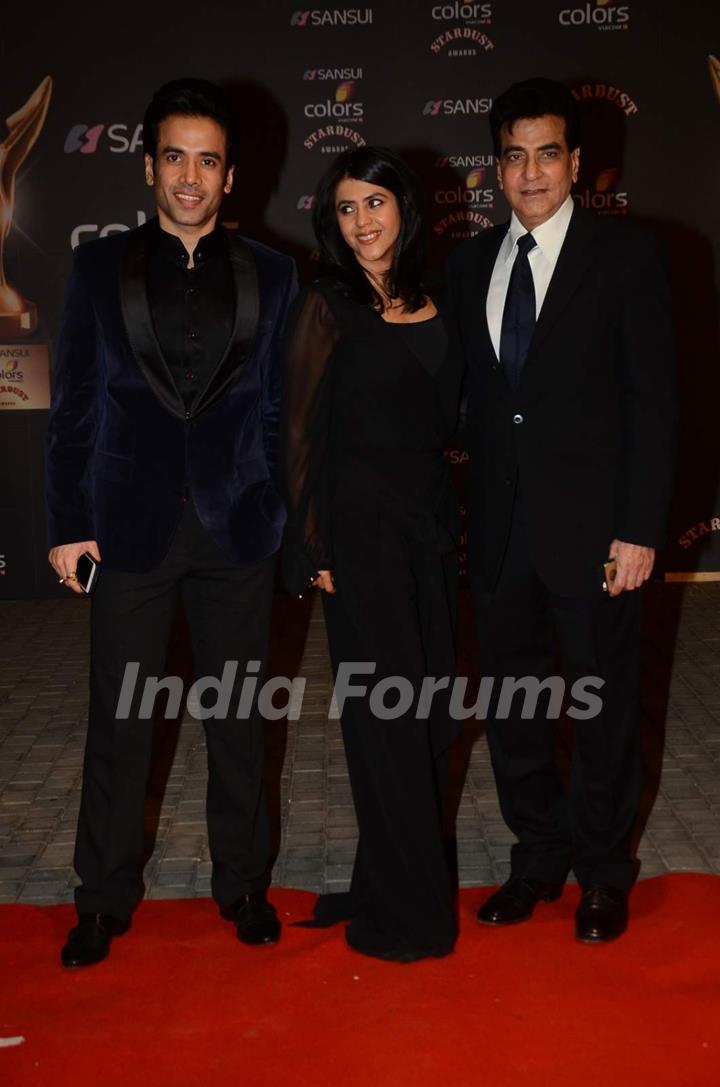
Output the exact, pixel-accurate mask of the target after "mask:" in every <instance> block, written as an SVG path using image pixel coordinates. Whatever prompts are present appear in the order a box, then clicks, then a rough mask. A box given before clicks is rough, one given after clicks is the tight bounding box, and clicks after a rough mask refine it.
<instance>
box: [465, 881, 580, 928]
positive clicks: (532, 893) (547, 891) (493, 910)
mask: <svg viewBox="0 0 720 1087" xmlns="http://www.w3.org/2000/svg"><path fill="white" fill-rule="evenodd" d="M562 892H563V885H562V883H545V882H543V880H540V879H521V878H518V877H516V878H513V879H509V880H508V881H507V883H504V884H503V885H502V887H501V888H500V890H499V891H496V892H495V894H494V895H491V896H490V898H488V900H487V902H484V903H483V904H482V906H481V907H480V909H479V910H478V915H477V919H478V921H479V922H480V924H482V925H516V924H517V923H518V921H527V920H528V919H529V918H530V917H532V913H533V910H534V909H535V907H536V906H537V904H538V902H540V901H542V902H554V901H555V899H556V898H559V897H560V895H561V894H562Z"/></svg>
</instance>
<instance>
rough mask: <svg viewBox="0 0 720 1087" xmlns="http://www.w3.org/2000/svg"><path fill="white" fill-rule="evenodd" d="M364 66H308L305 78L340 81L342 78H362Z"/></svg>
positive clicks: (304, 74)
mask: <svg viewBox="0 0 720 1087" xmlns="http://www.w3.org/2000/svg"><path fill="white" fill-rule="evenodd" d="M362 77H363V70H362V68H306V69H305V71H304V72H303V79H317V80H326V79H328V80H332V81H333V83H339V82H340V81H341V80H347V79H352V80H356V79H362Z"/></svg>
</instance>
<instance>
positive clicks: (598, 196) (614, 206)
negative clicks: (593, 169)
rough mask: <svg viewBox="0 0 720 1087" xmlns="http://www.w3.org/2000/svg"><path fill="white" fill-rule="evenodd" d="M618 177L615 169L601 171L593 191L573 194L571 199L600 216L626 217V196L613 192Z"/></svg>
mask: <svg viewBox="0 0 720 1087" xmlns="http://www.w3.org/2000/svg"><path fill="white" fill-rule="evenodd" d="M619 177H620V171H619V170H618V169H617V167H614V166H613V167H611V168H610V169H608V170H603V171H602V172H601V173H599V174H598V176H597V178H596V179H595V188H594V189H585V191H584V192H582V191H580V192H575V193H573V199H574V200H576V201H577V203H578V204H580V205H582V207H584V208H592V209H593V211H597V212H599V213H600V215H626V214H627V210H628V194H627V193H626V192H615V184H616V183H617V181H618V179H619Z"/></svg>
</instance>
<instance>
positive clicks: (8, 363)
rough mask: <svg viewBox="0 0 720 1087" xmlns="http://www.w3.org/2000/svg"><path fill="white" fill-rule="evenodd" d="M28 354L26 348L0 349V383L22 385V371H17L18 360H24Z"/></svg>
mask: <svg viewBox="0 0 720 1087" xmlns="http://www.w3.org/2000/svg"><path fill="white" fill-rule="evenodd" d="M29 354H30V352H29V351H28V349H27V348H26V347H2V348H0V381H17V382H20V383H22V381H23V378H24V377H25V374H24V372H23V371H22V370H18V363H19V361H20V359H26V358H27V357H28V356H29Z"/></svg>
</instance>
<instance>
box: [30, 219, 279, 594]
mask: <svg viewBox="0 0 720 1087" xmlns="http://www.w3.org/2000/svg"><path fill="white" fill-rule="evenodd" d="M149 226H150V224H148V226H142V227H139V228H138V229H137V230H133V231H130V232H128V233H123V234H116V235H113V236H111V237H108V238H102V239H98V240H96V241H93V242H89V243H86V244H85V245H82V246H80V247H79V248H78V249H77V250H76V252H75V258H74V264H73V270H72V275H71V278H70V283H69V286H68V292H67V297H66V303H65V309H64V314H63V319H62V324H61V329H60V334H59V338H58V346H57V351H56V357H55V365H54V377H53V395H52V406H51V413H50V424H49V435H48V452H47V503H48V536H49V543H50V546H51V547H54V546H56V545H59V544H65V543H74V542H77V541H80V540H97V543H98V546H99V548H100V554H101V556H102V560H103V562H104V563H105V564H106V565H107V566H108V567H109V568H111V569H116V570H126V571H134V572H138V573H140V572H143V571H146V570H150V569H151V568H152V567H153V566H155V565H157V563H158V562H160V560H161V559H162V558H163V557H164V555H165V554H166V552H167V550H168V548H169V546H170V542H171V540H172V537H173V533H174V531H175V528H176V526H177V524H178V521H179V519H180V515H181V512H182V508H183V497H184V494H185V489H186V488H188V489H189V491H190V494H191V495H192V498H193V501H194V503H195V507H196V510H197V513H198V516H199V518H200V520H201V522H202V523H203V525H204V526H205V528H206V529H207V530H208V532H209V533H210V534H211V535H212V536H213V538H214V539H215V540H216V542H217V543H218V544H219V545H220V547H221V548H222V549H223V551H224V552H225V553H226V554H227V556H228V558H229V559H231V560H233V561H234V562H237V563H252V562H257V561H259V560H260V559H262V558H265V557H267V556H268V555H271V554H273V552H275V551H277V549H278V548H279V546H280V539H281V535H282V529H283V524H284V521H285V510H284V505H283V501H282V499H281V497H280V494H279V490H278V487H277V484H276V478H277V467H278V465H277V460H278V429H279V416H280V398H281V376H282V339H283V333H284V325H285V320H286V316H287V312H288V308H289V306H290V304H291V303H292V301H293V298H294V297H295V294H296V292H297V279H296V273H295V265H294V262H293V261H292V260H291V259H290V258H289V257H286V256H283V255H282V254H280V253H276V252H274V251H273V250H272V249H268V248H267V247H266V246H264V245H261V244H260V243H259V242H254V241H247V240H245V239H241V238H239V237H237V236H236V235H231V236H229V244H230V259H231V265H232V270H233V276H234V280H235V290H236V304H235V323H234V329H233V333H232V336H231V338H230V341H229V343H228V345H227V348H226V350H225V354H224V356H223V358H222V359H221V361H220V362H219V364H218V366H217V367H216V369H215V371H214V373H213V374H212V377H211V378H210V380H209V382H208V384H207V386H206V387H205V389H204V390H203V391H202V392H201V393H200V394H199V395H198V397H197V398H196V402H195V405H194V407H193V409H192V411H190V412H186V411H185V406H184V404H183V401H182V399H181V397H180V395H179V393H178V391H177V389H176V387H175V384H174V382H173V379H172V376H171V374H170V370H169V368H168V366H167V364H166V362H165V360H164V359H163V356H162V352H161V350H160V347H159V344H158V342H157V338H156V336H155V333H154V330H153V324H152V318H151V313H150V306H149V303H148V299H147V293H146V289H145V263H146V247H147V238H148V228H149Z"/></svg>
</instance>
